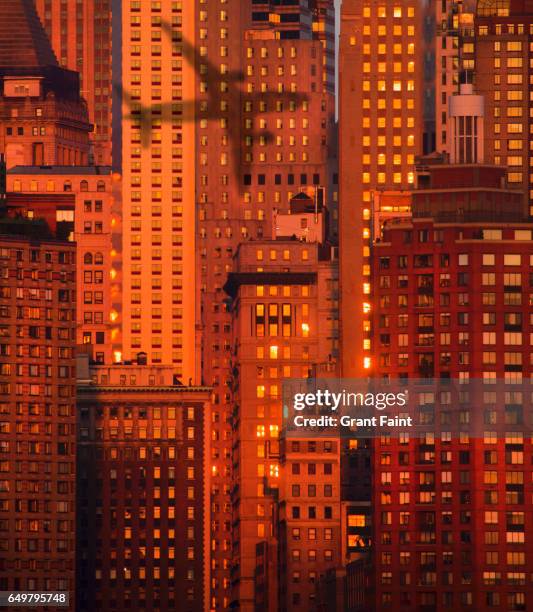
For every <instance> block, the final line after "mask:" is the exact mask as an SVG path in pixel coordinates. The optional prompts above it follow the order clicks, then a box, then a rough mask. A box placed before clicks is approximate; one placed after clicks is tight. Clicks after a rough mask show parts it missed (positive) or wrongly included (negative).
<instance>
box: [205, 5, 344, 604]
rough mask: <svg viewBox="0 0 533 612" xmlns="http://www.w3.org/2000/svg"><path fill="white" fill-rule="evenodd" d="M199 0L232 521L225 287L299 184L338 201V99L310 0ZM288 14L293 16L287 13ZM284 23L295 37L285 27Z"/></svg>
mask: <svg viewBox="0 0 533 612" xmlns="http://www.w3.org/2000/svg"><path fill="white" fill-rule="evenodd" d="M202 8H203V9H204V10H200V13H199V23H198V31H197V40H198V44H199V50H200V69H199V72H200V76H199V80H198V85H197V97H198V99H199V104H198V109H199V113H198V120H197V141H196V143H197V147H198V175H197V194H198V199H199V210H198V215H199V217H198V221H199V223H198V226H199V245H198V251H199V254H200V261H199V264H198V270H199V272H200V291H201V295H202V297H201V301H202V309H201V329H202V332H203V335H202V338H203V341H202V373H203V377H204V382H205V383H206V384H209V385H212V386H213V401H214V408H213V410H214V419H215V422H214V425H213V426H214V429H215V430H216V433H214V435H213V446H214V448H213V451H212V452H213V458H214V463H216V465H217V470H218V474H220V476H219V477H217V478H215V479H214V480H213V496H214V497H213V507H215V508H217V509H219V510H220V512H221V514H220V516H219V519H217V523H216V525H218V526H220V527H221V528H223V527H224V526H226V525H229V524H231V499H230V496H229V488H228V487H227V483H226V482H224V480H223V478H221V477H223V475H224V474H228V475H229V474H231V462H230V458H231V440H232V436H233V433H232V430H231V424H230V420H229V419H230V415H231V410H232V409H231V389H230V388H229V387H228V385H227V384H226V381H227V380H228V379H229V378H230V363H231V362H230V348H231V343H232V333H231V325H232V321H231V316H230V315H229V313H228V312H227V308H226V302H225V300H226V299H227V296H226V295H225V294H224V291H223V286H224V283H225V282H226V277H227V274H228V272H230V271H231V270H232V268H233V264H234V262H233V256H234V254H235V252H236V250H237V247H238V245H239V244H240V243H241V242H243V241H248V240H250V239H262V238H265V239H268V238H270V237H271V235H272V234H271V232H272V222H273V213H274V210H275V209H277V210H280V211H287V210H288V209H289V203H290V200H291V199H292V197H293V196H294V195H296V193H298V192H300V191H301V190H302V189H303V190H306V191H308V192H309V193H310V194H312V196H313V197H314V196H315V194H316V195H318V192H319V191H320V190H321V189H323V190H324V191H326V192H327V194H328V203H331V202H332V201H333V191H334V187H333V179H334V176H333V175H334V169H333V168H331V167H330V165H329V163H328V160H329V158H330V156H331V154H332V150H331V144H332V140H331V133H332V127H333V119H334V105H333V97H332V95H331V94H330V93H328V92H327V90H326V87H325V85H324V82H323V76H322V67H323V63H324V51H323V45H322V44H321V43H320V41H318V40H313V38H312V36H311V22H310V21H309V19H308V17H306V15H308V14H309V11H308V9H307V8H306V7H304V6H300V7H296V6H292V7H288V6H284V7H281V6H278V5H276V6H275V7H273V10H272V11H271V13H272V20H270V18H269V19H268V20H266V21H265V20H264V19H263V18H262V17H261V19H259V16H258V15H256V16H255V17H257V18H254V13H255V12H256V11H259V8H258V7H257V6H256V5H255V4H254V5H252V3H246V6H245V8H243V4H242V2H233V3H230V4H228V6H227V8H226V9H224V10H223V14H224V15H223V17H224V19H223V21H224V24H223V25H222V28H221V27H220V26H221V23H220V20H221V18H222V14H220V15H219V11H218V9H210V8H209V7H206V6H204V7H201V9H202ZM282 13H283V14H288V13H290V14H292V15H294V16H295V17H291V19H293V21H292V22H289V21H287V22H285V21H284V22H283V23H282V17H281V15H282ZM284 19H286V18H284ZM306 24H307V26H306ZM306 28H308V29H309V31H308V32H307V34H305V35H304V34H303V33H302V31H303V29H306ZM287 29H288V30H295V31H297V32H298V35H297V36H296V35H291V36H288V35H286V34H284V32H286V31H287ZM213 32H214V33H215V34H214V35H213ZM220 53H223V57H224V60H223V61H222V63H221V64H220V66H218V59H217V58H218V57H219V54H220ZM202 54H205V55H202ZM204 56H205V57H206V61H205V62H202V61H201V57H204ZM207 60H210V62H208V61H207ZM213 109H215V110H213ZM218 109H220V112H219V111H218ZM329 194H331V196H330V195H329ZM214 524H215V523H214ZM222 533H223V537H222V540H221V539H220V537H219V535H218V534H217V533H216V532H215V531H214V532H213V551H214V552H213V566H214V575H213V589H214V593H215V594H214V596H213V597H214V599H213V607H217V606H220V607H221V608H222V609H224V607H226V606H228V605H229V602H230V574H229V564H228V559H227V555H225V552H224V547H225V546H228V545H231V532H230V530H228V529H225V527H224V529H223V532H222Z"/></svg>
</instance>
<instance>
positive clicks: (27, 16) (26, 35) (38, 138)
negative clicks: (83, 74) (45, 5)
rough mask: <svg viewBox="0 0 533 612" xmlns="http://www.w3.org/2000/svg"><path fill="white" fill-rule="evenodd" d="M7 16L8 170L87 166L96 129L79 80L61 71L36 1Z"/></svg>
mask: <svg viewBox="0 0 533 612" xmlns="http://www.w3.org/2000/svg"><path fill="white" fill-rule="evenodd" d="M2 13H3V14H4V15H5V17H4V18H3V19H2V20H1V21H0V41H1V44H0V79H1V81H2V94H1V96H0V121H1V123H2V130H1V132H0V152H1V153H3V154H4V156H5V160H6V164H7V167H8V168H10V167H13V166H16V165H25V166H30V165H44V164H46V165H56V164H58V165H83V164H87V162H88V158H89V148H90V147H89V132H90V130H91V125H90V124H89V117H88V113H87V106H86V103H85V101H84V100H83V99H82V98H81V97H80V94H79V80H78V74H77V73H75V72H72V71H70V70H67V69H64V68H60V67H59V65H58V63H57V60H56V58H55V56H54V53H53V51H52V48H51V46H50V42H49V41H48V38H47V37H46V34H45V32H44V30H43V27H42V25H41V22H40V21H39V17H38V16H37V13H36V12H35V7H34V5H33V2H32V0H10V1H6V2H4V3H3V5H2ZM7 16H9V18H8V17H7ZM13 32H16V33H17V35H16V36H14V35H13Z"/></svg>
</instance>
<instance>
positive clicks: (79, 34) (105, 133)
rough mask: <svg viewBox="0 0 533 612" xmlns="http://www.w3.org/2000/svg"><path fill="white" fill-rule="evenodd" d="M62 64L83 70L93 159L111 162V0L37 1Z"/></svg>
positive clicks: (99, 161) (82, 76) (79, 70)
mask: <svg viewBox="0 0 533 612" xmlns="http://www.w3.org/2000/svg"><path fill="white" fill-rule="evenodd" d="M34 3H35V6H36V8H37V12H38V14H39V17H40V18H41V22H42V24H43V26H44V28H45V30H46V33H47V34H48V38H49V39H50V42H51V44H52V48H53V49H54V52H55V55H56V57H57V58H58V60H59V64H60V66H62V67H63V68H68V69H70V70H73V71H75V72H79V73H80V93H81V95H82V97H83V98H84V99H85V100H86V101H87V105H88V110H89V119H90V121H91V123H92V124H93V125H94V131H93V132H92V134H91V143H92V157H91V160H90V162H91V163H94V164H96V165H99V166H105V165H111V111H112V108H111V104H112V99H113V86H112V67H111V53H112V40H111V0H81V2H64V1H63V0H34Z"/></svg>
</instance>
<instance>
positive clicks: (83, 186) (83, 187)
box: [80, 181, 89, 191]
mask: <svg viewBox="0 0 533 612" xmlns="http://www.w3.org/2000/svg"><path fill="white" fill-rule="evenodd" d="M80 191H89V183H88V182H87V181H81V183H80Z"/></svg>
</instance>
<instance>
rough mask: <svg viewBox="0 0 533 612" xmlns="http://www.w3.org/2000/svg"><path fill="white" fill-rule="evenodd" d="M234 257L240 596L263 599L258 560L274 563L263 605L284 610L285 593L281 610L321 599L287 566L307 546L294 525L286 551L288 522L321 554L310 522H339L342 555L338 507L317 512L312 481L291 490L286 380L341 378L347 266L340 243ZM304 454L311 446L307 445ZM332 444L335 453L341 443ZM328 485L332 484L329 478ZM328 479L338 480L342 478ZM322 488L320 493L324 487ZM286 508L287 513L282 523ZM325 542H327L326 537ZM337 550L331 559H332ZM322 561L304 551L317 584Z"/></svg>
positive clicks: (261, 244) (290, 244)
mask: <svg viewBox="0 0 533 612" xmlns="http://www.w3.org/2000/svg"><path fill="white" fill-rule="evenodd" d="M235 264H236V265H235V268H234V272H232V273H231V274H230V276H229V281H228V284H227V285H226V289H227V291H228V292H229V294H230V295H231V297H232V311H233V322H232V327H233V334H234V340H233V351H232V357H231V362H232V367H233V374H232V385H231V388H232V400H233V409H232V423H233V432H232V434H233V474H232V479H233V483H234V487H233V492H232V497H231V501H232V508H233V515H232V520H233V534H232V535H233V549H232V565H233V567H232V578H233V601H235V604H237V602H238V605H239V607H240V608H241V609H246V610H251V609H253V606H254V604H253V602H254V600H255V599H256V598H257V597H259V596H260V595H259V590H258V583H257V576H256V571H257V568H258V567H260V566H263V567H264V566H265V565H271V566H272V567H271V569H270V572H269V575H268V579H267V577H263V580H262V586H261V599H262V602H263V603H262V605H263V607H262V608H261V609H265V610H276V609H278V608H277V606H278V605H281V603H280V602H281V599H279V600H278V597H280V598H282V599H283V601H284V603H283V607H282V609H292V606H294V605H297V601H296V600H297V599H298V598H299V597H300V596H301V597H302V599H301V601H302V605H303V604H312V600H311V599H310V598H309V595H310V593H307V592H305V593H304V592H303V591H298V593H299V594H300V595H299V596H295V598H294V601H293V599H292V587H290V588H289V585H288V584H287V580H288V579H289V578H288V577H287V576H284V575H283V574H284V573H285V571H287V568H290V569H291V570H294V571H296V567H295V566H294V563H295V557H296V555H297V554H298V553H294V554H293V552H292V549H293V548H294V547H295V546H296V544H295V543H294V538H293V536H292V535H291V534H288V533H286V532H285V531H284V538H285V539H284V548H283V551H284V552H283V553H282V552H281V551H279V553H278V546H279V538H280V537H281V533H280V529H282V528H283V529H285V527H286V528H287V529H289V528H291V529H292V527H294V529H297V528H299V529H301V532H302V542H305V545H306V546H309V547H310V548H312V549H313V550H315V552H316V549H315V548H313V546H312V543H310V542H309V541H308V536H307V529H308V528H310V529H312V528H313V527H314V528H315V532H314V533H315V534H318V532H319V527H320V529H322V528H323V527H324V525H323V524H322V523H320V521H323V520H327V521H329V523H328V528H331V529H332V531H331V534H332V536H331V542H330V543H331V545H332V546H331V548H332V549H333V548H334V549H335V555H337V554H338V548H339V546H338V544H337V543H336V545H335V546H333V542H334V541H335V538H334V536H333V527H334V521H337V522H338V523H339V524H340V517H339V507H337V506H335V511H333V510H332V511H331V516H329V515H328V517H324V516H323V515H322V514H320V513H319V512H318V510H317V511H316V516H315V517H313V516H311V514H308V512H307V505H312V500H309V499H307V498H308V489H307V487H306V488H305V491H304V490H302V493H301V495H302V499H300V500H294V499H292V497H291V492H292V491H293V489H292V484H294V483H293V482H292V480H291V479H292V476H291V474H294V472H292V471H291V470H292V467H291V466H292V462H295V461H296V459H295V456H294V455H293V454H292V453H293V452H294V453H295V452H296V450H295V448H293V447H292V446H290V442H289V441H288V442H287V445H288V446H287V447H286V448H285V451H284V454H283V459H282V460H281V462H280V458H281V455H280V441H279V438H280V434H281V432H282V428H283V419H282V401H281V392H282V385H283V380H284V379H287V378H307V377H308V376H311V375H313V373H315V374H316V375H321V374H322V373H323V372H329V374H326V375H328V376H332V375H333V373H334V372H335V367H336V348H335V346H336V341H337V338H338V319H337V300H338V294H337V292H338V276H337V275H338V271H337V270H338V267H337V262H336V261H334V260H333V259H332V257H331V247H329V248H328V247H325V246H324V247H322V246H321V245H320V244H319V243H318V242H315V243H311V242H306V241H305V240H302V241H300V240H294V239H293V240H290V239H289V240H287V239H284V240H283V239H279V240H270V241H266V240H265V241H253V242H248V243H244V244H241V245H240V247H239V249H238V251H237V254H236V262H235ZM303 444H304V442H302V445H303ZM305 444H307V441H306V442H305ZM317 444H318V443H317ZM336 445H337V446H336V451H335V452H338V442H336ZM291 449H292V450H291ZM301 452H302V453H304V449H303V448H302V451H301ZM324 452H326V451H324ZM331 452H332V453H333V454H332V457H333V455H334V454H335V453H334V452H333V448H332V449H331ZM307 459H309V461H311V459H310V458H308V457H307V455H305V457H303V456H302V457H301V460H302V462H303V463H306V462H307ZM332 461H333V458H332ZM282 464H283V465H282ZM302 469H303V468H302ZM332 469H333V468H332ZM335 472H336V473H337V467H336V468H335ZM307 478H308V475H307V474H306V476H305V478H304V477H303V476H302V477H300V478H299V480H300V481H301V482H302V484H303V483H304V482H306V481H307V480H306V479H307ZM309 478H310V477H309ZM320 478H323V474H321V476H320ZM326 480H327V479H326ZM318 482H319V477H318V476H316V478H310V480H309V485H310V487H311V488H313V487H315V489H314V490H315V491H318V488H317V487H318ZM320 483H321V484H324V482H322V480H320ZM327 484H328V485H330V484H331V485H333V479H331V482H330V481H329V480H328V482H327ZM338 484H339V483H337V482H336V483H335V490H334V491H333V489H331V500H330V501H331V504H330V505H331V507H333V506H334V503H333V502H334V498H337V499H338V498H339V495H340V493H339V490H338ZM309 491H311V489H309ZM317 496H318V497H321V493H320V495H319V493H317ZM304 499H305V503H304ZM322 502H323V500H321V502H320V503H322ZM317 503H318V500H317ZM323 503H325V504H326V502H325V501H324V502H323ZM278 504H279V509H278ZM291 504H295V505H298V504H304V506H305V511H304V509H302V515H301V517H300V516H297V514H296V511H295V512H294V513H293V512H292V510H289V509H288V508H289V506H290V505H291ZM280 513H283V516H284V518H283V521H282V523H283V527H281V526H280V525H281V523H280V521H279V517H280V516H281V514H280ZM319 514H320V516H319ZM299 521H301V523H300V522H299ZM309 521H310V522H309ZM304 531H305V537H304ZM337 531H338V530H337ZM337 531H336V532H335V535H337ZM291 533H292V531H291ZM320 533H321V536H322V535H323V534H322V532H320ZM328 533H329V532H328ZM317 537H318V535H317ZM321 542H322V545H324V542H323V540H322V539H321ZM326 547H327V546H326ZM296 548H298V546H296ZM298 550H300V549H298ZM328 550H329V548H328ZM300 552H301V551H300ZM302 554H303V553H302ZM281 555H284V556H283V557H282V556H281ZM328 555H329V553H328ZM287 556H288V557H287ZM336 558H337V557H336V556H335V557H332V558H331V559H329V561H330V562H331V563H330V565H333V564H334V561H335V560H336ZM260 559H262V561H261V560H260ZM323 562H324V555H321V556H320V557H318V556H317V557H315V558H312V557H311V556H307V558H305V559H304V558H303V557H302V559H301V563H300V571H301V574H302V581H303V582H305V583H306V584H308V582H309V580H310V579H311V578H312V575H313V573H314V575H315V577H316V576H318V570H319V568H320V567H322V564H323ZM308 574H309V575H308ZM283 585H285V586H283ZM278 588H279V589H281V590H280V592H279V595H278ZM282 591H283V593H284V594H283V595H282ZM304 595H305V597H304ZM287 598H288V599H287ZM286 606H287V607H286Z"/></svg>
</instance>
